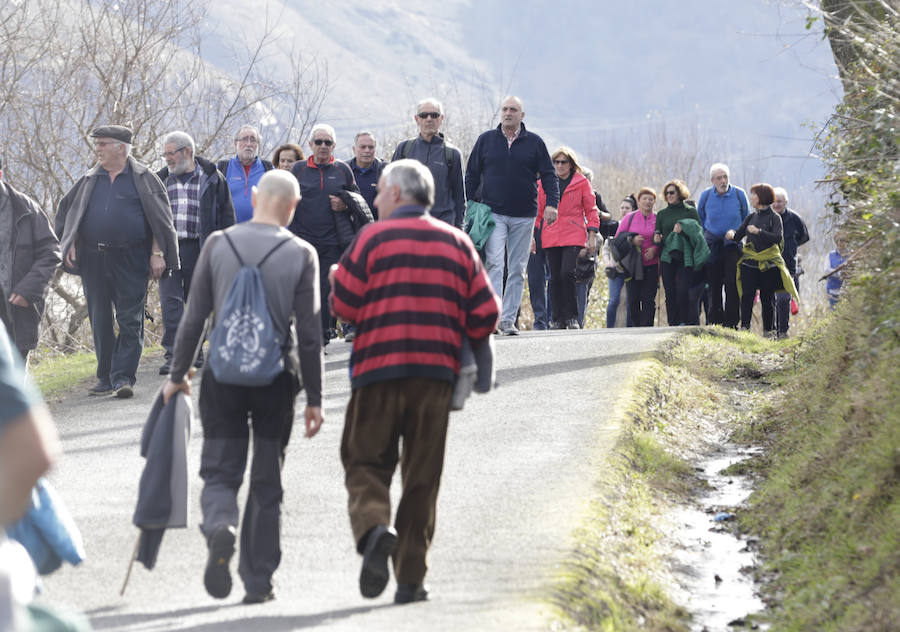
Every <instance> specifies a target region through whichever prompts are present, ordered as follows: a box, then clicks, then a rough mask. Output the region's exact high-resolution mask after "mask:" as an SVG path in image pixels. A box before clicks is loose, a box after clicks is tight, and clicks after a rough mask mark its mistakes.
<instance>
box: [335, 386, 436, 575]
mask: <svg viewBox="0 0 900 632" xmlns="http://www.w3.org/2000/svg"><path fill="white" fill-rule="evenodd" d="M452 391H453V385H452V384H451V383H450V382H443V381H440V380H434V379H430V378H418V377H415V378H403V379H398V380H390V381H386V382H379V383H377V384H371V385H369V386H363V387H360V388H357V389H355V390H354V391H353V395H352V396H351V397H350V404H349V406H348V407H347V418H346V421H345V423H344V436H343V439H342V440H341V462H342V463H343V464H344V472H345V475H346V476H345V484H346V486H347V492H348V494H349V501H348V510H349V514H350V526H351V528H352V529H353V537H354V538H355V540H356V542H357V550H360V551H361V550H362V546H361V544H362V538H363V536H365V535H366V533H367V532H368V531H369V529H371V528H372V527H374V526H376V525H379V524H383V525H388V524H390V522H391V497H390V488H391V478H392V477H393V475H394V469H395V468H396V467H397V461H398V460H399V461H400V477H401V480H402V482H403V495H402V497H401V498H400V504H399V505H398V507H397V519H396V522H395V525H394V527H395V528H396V529H397V535H398V539H397V549H396V551H395V553H394V576H395V578H396V580H397V582H398V583H401V584H417V583H421V582H422V580H423V579H424V578H425V572H426V571H427V570H428V563H427V555H428V547H429V546H430V545H431V539H432V537H433V535H434V524H435V517H436V511H437V496H438V488H439V487H440V483H441V471H442V470H443V467H444V445H445V443H446V439H447V421H448V419H449V416H450V396H451V394H452ZM401 437H402V438H403V451H402V454H401V453H400V451H399V444H400V438H401ZM398 457H399V458H398Z"/></svg>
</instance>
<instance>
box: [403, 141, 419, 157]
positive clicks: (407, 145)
mask: <svg viewBox="0 0 900 632" xmlns="http://www.w3.org/2000/svg"><path fill="white" fill-rule="evenodd" d="M414 142H416V139H415V138H408V139H406V140H405V141H403V149H402V150H401V151H400V155H401V156H402V157H403V158H409V152H411V151H412V144H413V143H414Z"/></svg>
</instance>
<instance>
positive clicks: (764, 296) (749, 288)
mask: <svg viewBox="0 0 900 632" xmlns="http://www.w3.org/2000/svg"><path fill="white" fill-rule="evenodd" d="M780 287H781V272H779V270H778V268H776V267H775V266H772V267H770V268H769V269H768V270H766V271H764V272H761V271H760V269H759V268H757V267H756V266H745V265H742V266H741V289H742V295H741V327H742V328H744V329H750V319H751V318H752V317H753V301H754V299H755V298H756V290H759V306H760V310H761V311H762V321H763V331H765V332H767V333H768V332H770V331H772V330H773V329H774V328H775V304H774V301H775V290H777V289H779V288H780Z"/></svg>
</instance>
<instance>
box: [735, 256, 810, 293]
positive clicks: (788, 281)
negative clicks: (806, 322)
mask: <svg viewBox="0 0 900 632" xmlns="http://www.w3.org/2000/svg"><path fill="white" fill-rule="evenodd" d="M746 260H752V261H755V262H756V263H757V265H758V266H759V269H760V270H761V271H763V272H765V271H766V270H768V269H769V268H771V267H772V266H776V267H777V268H778V271H779V272H780V273H781V289H776V290H775V291H776V292H787V293H788V294H790V295H791V296H793V297H794V300H795V301H797V302H798V303H799V302H800V296H799V295H798V294H797V287H796V286H795V285H794V279H793V278H791V273H790V272H788V269H787V264H786V263H785V262H784V258H783V257H782V256H781V248H779V247H778V246H777V245H775V246H769V247H768V248H766V249H765V250H761V251H759V252H756V248H754V247H753V244H744V250H743V253H742V254H741V258H740V259H738V266H737V290H738V296H743V295H744V288H743V286H742V285H741V268H742V267H743V266H742V265H741V264H742V263H743V262H744V261H746Z"/></svg>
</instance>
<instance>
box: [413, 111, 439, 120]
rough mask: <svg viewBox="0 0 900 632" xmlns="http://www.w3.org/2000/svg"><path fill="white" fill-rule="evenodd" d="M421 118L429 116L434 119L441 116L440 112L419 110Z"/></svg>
mask: <svg viewBox="0 0 900 632" xmlns="http://www.w3.org/2000/svg"><path fill="white" fill-rule="evenodd" d="M417 116H418V117H419V118H420V119H427V118H428V117H429V116H430V117H431V118H433V119H436V118H440V117H441V113H440V112H419V113H418V115H417Z"/></svg>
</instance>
